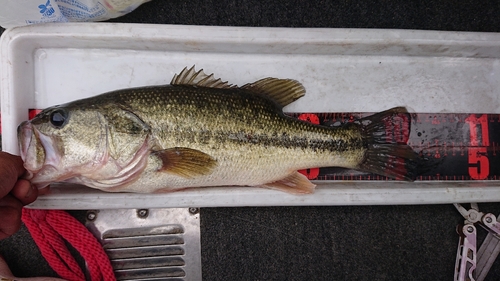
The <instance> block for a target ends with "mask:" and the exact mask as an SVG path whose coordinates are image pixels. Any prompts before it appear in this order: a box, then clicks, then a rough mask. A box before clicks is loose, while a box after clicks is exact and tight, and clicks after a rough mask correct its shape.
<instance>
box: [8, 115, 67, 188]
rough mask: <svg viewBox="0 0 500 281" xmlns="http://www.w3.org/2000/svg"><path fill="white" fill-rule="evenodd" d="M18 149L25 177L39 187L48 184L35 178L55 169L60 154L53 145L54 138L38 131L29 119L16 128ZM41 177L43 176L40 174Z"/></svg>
mask: <svg viewBox="0 0 500 281" xmlns="http://www.w3.org/2000/svg"><path fill="white" fill-rule="evenodd" d="M17 136H18V143H19V150H20V154H21V159H22V160H23V162H24V168H25V169H26V173H25V175H24V178H25V179H28V180H30V181H31V182H32V183H33V184H35V185H37V186H38V185H40V187H43V186H46V185H48V184H45V183H42V182H38V181H37V178H39V177H40V176H42V175H43V174H50V172H49V171H52V173H53V172H54V170H57V168H56V167H57V166H58V163H59V161H60V156H59V155H58V151H57V149H56V148H55V146H54V140H53V139H52V138H51V137H50V136H47V135H44V134H42V133H40V132H39V131H38V130H37V129H36V128H35V127H34V126H33V125H32V124H31V122H29V121H25V122H23V123H21V125H19V127H18V129H17ZM42 178H43V176H42Z"/></svg>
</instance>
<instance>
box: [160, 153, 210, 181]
mask: <svg viewBox="0 0 500 281" xmlns="http://www.w3.org/2000/svg"><path fill="white" fill-rule="evenodd" d="M153 155H156V156H157V157H158V158H159V159H160V160H161V161H162V167H161V168H160V169H159V171H162V172H167V173H172V174H175V175H178V176H181V177H184V178H194V177H197V176H204V175H208V174H210V173H212V171H213V169H214V168H215V167H216V166H217V160H215V159H214V158H213V157H212V156H210V155H208V154H206V153H204V152H201V151H199V150H195V149H191V148H186V147H174V148H169V149H165V150H160V151H155V152H153Z"/></svg>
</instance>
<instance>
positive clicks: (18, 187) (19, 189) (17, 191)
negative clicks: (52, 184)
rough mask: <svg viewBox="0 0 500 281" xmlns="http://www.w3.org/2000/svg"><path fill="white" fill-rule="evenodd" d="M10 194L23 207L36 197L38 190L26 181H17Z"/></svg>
mask: <svg viewBox="0 0 500 281" xmlns="http://www.w3.org/2000/svg"><path fill="white" fill-rule="evenodd" d="M10 194H12V195H13V196H14V197H16V198H17V199H18V200H19V201H21V203H23V205H28V204H30V203H32V202H33V201H35V200H36V198H37V197H38V188H36V187H35V186H33V185H31V183H30V182H29V181H27V180H18V181H17V182H16V183H15V184H14V188H12V191H11V192H10Z"/></svg>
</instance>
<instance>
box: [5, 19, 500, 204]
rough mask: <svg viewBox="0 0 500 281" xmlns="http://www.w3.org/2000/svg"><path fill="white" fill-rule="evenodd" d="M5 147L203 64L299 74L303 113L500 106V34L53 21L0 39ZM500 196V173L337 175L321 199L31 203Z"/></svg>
mask: <svg viewBox="0 0 500 281" xmlns="http://www.w3.org/2000/svg"><path fill="white" fill-rule="evenodd" d="M0 48H1V49H0V51H1V73H0V75H1V76H0V79H1V80H0V81H1V82H0V83H1V88H0V90H1V96H2V102H1V106H2V107H1V110H2V128H3V132H2V146H3V148H4V150H5V151H8V152H11V153H18V147H17V137H16V128H17V125H18V124H19V123H20V122H21V121H23V120H26V119H27V118H28V109H30V108H39V109H41V108H45V107H48V106H52V105H55V104H61V103H65V102H68V101H71V100H74V99H78V98H84V97H89V96H93V95H96V94H100V93H102V92H106V91H109V90H114V89H119V88H127V87H134V86H143V85H155V84H165V83H169V82H170V80H171V78H172V76H173V75H174V74H175V73H177V72H179V71H180V70H182V69H183V68H184V67H185V66H192V65H196V66H197V68H203V69H204V70H205V72H207V73H214V74H215V75H216V76H217V77H220V78H222V79H223V80H227V81H229V82H230V83H233V84H238V85H243V84H245V83H248V82H252V81H255V80H257V79H260V78H263V77H268V76H272V77H280V78H293V79H297V80H299V81H300V82H302V83H303V84H304V86H305V87H306V89H307V95H306V96H305V97H304V98H302V99H300V100H299V101H297V102H295V103H293V104H292V105H290V106H288V107H287V108H285V110H286V111H294V112H360V111H361V112H377V111H381V110H384V109H387V108H390V107H393V106H407V107H409V108H410V109H411V110H412V111H414V112H455V113H463V112H478V113H500V93H499V89H500V34H496V33H462V32H434V31H415V30H364V29H302V28H246V27H201V26H174V25H134V24H111V23H93V24H47V25H38V26H27V27H21V28H14V29H10V30H7V31H6V32H5V33H4V34H3V36H2V38H1V40H0ZM487 201H489V202H491V201H500V184H499V181H469V182H468V181H463V182H413V183H407V182H380V181H379V182H377V181H374V182H369V181H362V182H348V181H346V182H338V181H337V182H326V181H322V182H319V183H318V187H317V190H316V192H315V193H314V194H312V195H305V196H295V195H290V194H285V193H282V192H278V191H272V190H266V189H260V188H247V187H224V188H197V189H192V190H187V191H182V192H177V193H171V194H130V193H128V194H127V193H104V192H101V191H98V190H93V189H90V188H86V187H81V186H71V185H67V184H55V185H53V186H52V192H51V194H49V195H44V196H41V197H40V198H39V199H38V200H37V201H36V202H34V203H33V204H32V205H31V207H33V208H51V209H103V208H154V207H211V206H268V205H273V206H279V205H360V204H434V203H452V202H487Z"/></svg>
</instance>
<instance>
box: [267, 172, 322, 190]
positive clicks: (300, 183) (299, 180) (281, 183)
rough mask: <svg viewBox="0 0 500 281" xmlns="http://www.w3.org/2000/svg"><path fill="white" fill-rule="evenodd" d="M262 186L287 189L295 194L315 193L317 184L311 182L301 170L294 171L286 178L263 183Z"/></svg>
mask: <svg viewBox="0 0 500 281" xmlns="http://www.w3.org/2000/svg"><path fill="white" fill-rule="evenodd" d="M262 187H265V188H269V189H276V190H280V191H285V192H288V193H293V194H307V193H313V192H314V188H315V187H316V185H315V184H313V183H311V182H310V181H309V180H308V179H307V177H306V176H304V175H303V174H301V173H299V172H293V173H292V174H290V175H288V176H287V177H286V178H284V179H281V180H278V181H275V182H270V183H267V184H265V185H262Z"/></svg>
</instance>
